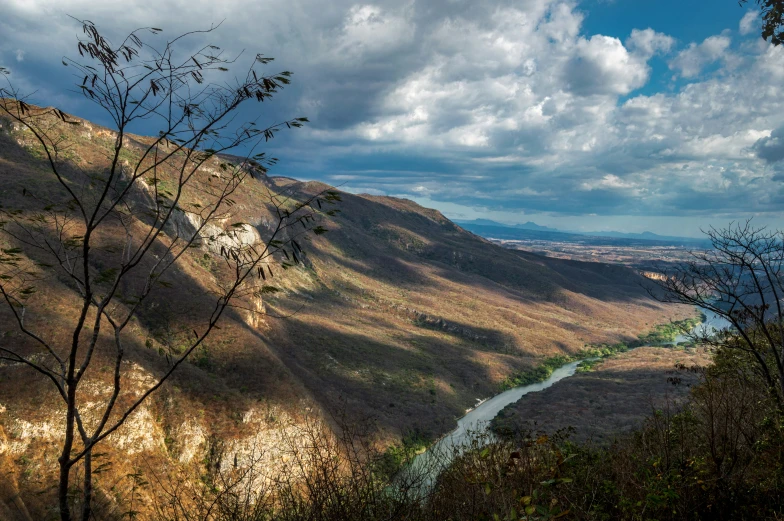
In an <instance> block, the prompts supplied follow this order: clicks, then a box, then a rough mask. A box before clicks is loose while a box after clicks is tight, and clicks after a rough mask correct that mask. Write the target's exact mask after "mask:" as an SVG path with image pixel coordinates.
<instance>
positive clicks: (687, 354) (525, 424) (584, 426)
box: [490, 347, 711, 444]
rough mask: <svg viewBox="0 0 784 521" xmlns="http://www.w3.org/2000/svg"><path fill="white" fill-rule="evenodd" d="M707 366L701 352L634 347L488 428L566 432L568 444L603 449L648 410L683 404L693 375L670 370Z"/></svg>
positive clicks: (509, 410) (519, 405)
mask: <svg viewBox="0 0 784 521" xmlns="http://www.w3.org/2000/svg"><path fill="white" fill-rule="evenodd" d="M710 363H711V355H710V353H709V352H708V351H707V349H705V348H697V349H692V348H687V349H684V348H674V347H673V348H662V347H639V348H636V349H633V350H630V351H628V352H625V353H621V354H618V355H617V356H614V357H612V358H609V359H606V360H603V361H602V362H601V363H600V364H598V365H596V366H594V367H593V368H592V369H591V370H589V371H578V372H576V373H575V375H574V376H572V377H570V378H568V379H567V380H564V381H562V382H561V383H560V384H558V385H557V386H553V387H550V388H548V389H546V390H544V391H542V392H540V393H535V394H532V395H530V396H527V397H526V398H525V399H524V400H518V401H517V402H515V403H512V404H510V405H508V406H507V407H505V408H504V409H503V410H502V411H500V412H499V413H498V414H497V415H496V416H495V417H494V419H493V420H492V421H491V422H490V428H491V429H492V431H493V432H495V433H496V434H500V435H513V434H516V433H520V432H528V431H535V432H544V433H548V434H551V433H553V432H556V431H558V430H563V429H570V430H573V434H572V439H573V440H574V441H580V442H582V441H592V442H594V443H597V444H607V443H610V442H612V440H613V439H615V438H616V437H617V436H619V435H623V434H624V433H627V432H630V431H631V430H633V429H635V428H637V427H639V425H640V423H641V422H642V421H643V420H644V419H645V418H646V417H648V416H650V415H651V413H652V412H653V411H654V409H660V408H664V407H666V406H668V405H669V406H671V407H676V408H677V407H679V406H680V404H682V403H683V402H684V401H685V400H686V399H687V398H688V395H689V390H690V388H691V386H693V385H694V384H696V383H697V382H698V381H699V377H698V374H697V373H694V372H691V371H678V370H676V369H675V365H676V364H683V365H685V366H686V367H692V366H705V365H708V364H710ZM673 384H676V385H673Z"/></svg>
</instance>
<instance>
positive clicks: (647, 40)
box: [626, 27, 675, 60]
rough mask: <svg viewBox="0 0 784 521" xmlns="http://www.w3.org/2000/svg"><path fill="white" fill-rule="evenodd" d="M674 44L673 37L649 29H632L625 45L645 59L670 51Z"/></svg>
mask: <svg viewBox="0 0 784 521" xmlns="http://www.w3.org/2000/svg"><path fill="white" fill-rule="evenodd" d="M674 45H675V38H673V37H672V36H669V35H666V34H664V33H658V32H656V31H654V30H653V29H651V28H650V27H649V28H647V29H643V30H642V31H641V30H639V29H633V30H632V34H631V36H629V38H627V39H626V47H627V48H629V49H631V50H632V52H636V53H638V54H639V55H641V56H643V57H644V58H645V59H646V60H647V59H649V58H650V57H652V56H654V55H656V54H664V53H668V52H670V49H672V47H673V46H674Z"/></svg>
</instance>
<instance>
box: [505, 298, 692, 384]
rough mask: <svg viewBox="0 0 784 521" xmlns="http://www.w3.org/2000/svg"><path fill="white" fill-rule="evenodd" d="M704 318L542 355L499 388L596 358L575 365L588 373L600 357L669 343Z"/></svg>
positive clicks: (538, 378)
mask: <svg viewBox="0 0 784 521" xmlns="http://www.w3.org/2000/svg"><path fill="white" fill-rule="evenodd" d="M705 318H706V317H705V314H704V313H700V316H699V317H692V318H686V319H683V320H676V321H672V322H667V323H665V324H657V325H656V326H654V328H653V330H652V331H650V332H648V333H645V334H642V335H640V336H639V337H638V338H637V340H636V341H634V342H631V343H629V344H627V343H625V342H618V343H615V344H593V345H588V346H586V347H585V348H583V349H581V350H580V351H578V352H577V353H575V354H573V355H555V356H551V357H549V358H545V359H544V360H543V361H542V362H541V363H540V364H539V365H537V366H536V367H534V368H532V369H527V370H525V371H521V372H519V373H517V374H514V375H512V376H510V377H508V378H507V379H505V380H504V381H503V382H501V386H500V387H501V390H502V391H505V390H507V389H512V388H514V387H519V386H522V385H531V384H535V383H540V382H544V381H545V380H547V379H548V378H550V376H552V374H553V372H554V371H555V370H556V369H558V368H559V367H563V366H564V365H566V364H568V363H570V362H574V361H576V360H583V359H591V358H596V359H598V360H586V361H585V362H583V363H582V364H580V367H578V368H577V371H578V372H589V371H591V370H593V369H594V368H595V367H596V366H598V365H599V364H601V362H602V359H606V358H609V357H611V356H615V355H617V354H619V353H625V352H626V351H628V350H629V349H634V348H637V347H640V346H643V345H653V346H661V345H666V344H669V343H672V342H674V341H675V339H676V337H677V336H678V335H679V334H682V333H685V332H688V331H691V330H692V329H694V328H695V327H696V326H698V325H699V324H701V323H702V322H704V321H705Z"/></svg>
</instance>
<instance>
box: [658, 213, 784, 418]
mask: <svg viewBox="0 0 784 521" xmlns="http://www.w3.org/2000/svg"><path fill="white" fill-rule="evenodd" d="M706 234H707V236H708V238H709V239H710V241H711V245H712V248H710V249H708V250H705V251H695V252H692V253H691V256H692V258H691V260H689V261H688V262H686V263H684V264H681V265H679V266H677V267H675V268H674V269H673V270H672V271H671V272H669V273H667V276H666V277H663V278H662V279H661V280H658V281H656V283H657V285H658V286H659V287H660V288H661V289H663V290H664V296H663V297H662V296H661V295H655V296H657V297H658V298H660V299H663V300H665V301H669V302H679V303H683V304H690V305H694V306H699V307H700V308H702V309H705V310H709V311H712V312H713V313H715V314H716V315H718V316H720V317H722V318H724V319H726V320H727V322H729V324H731V326H732V327H731V328H728V329H726V330H724V331H720V332H718V334H716V333H715V332H713V331H711V330H708V329H703V331H702V332H700V333H698V337H699V338H698V340H699V341H701V342H704V343H710V344H714V345H717V346H721V347H723V348H728V349H735V350H738V351H740V352H743V353H745V354H746V355H748V356H749V357H750V358H751V360H753V362H754V367H755V371H756V372H757V374H758V375H759V376H760V377H761V378H762V379H763V380H764V382H765V386H766V387H767V388H768V390H769V392H770V394H771V396H772V397H773V398H774V399H775V400H776V402H777V403H778V406H779V408H780V409H782V410H784V300H783V299H784V233H782V232H781V231H768V230H766V229H765V228H755V227H754V226H752V224H751V221H746V222H744V223H734V224H730V225H729V226H728V227H727V228H724V229H715V228H710V230H708V231H707V232H706Z"/></svg>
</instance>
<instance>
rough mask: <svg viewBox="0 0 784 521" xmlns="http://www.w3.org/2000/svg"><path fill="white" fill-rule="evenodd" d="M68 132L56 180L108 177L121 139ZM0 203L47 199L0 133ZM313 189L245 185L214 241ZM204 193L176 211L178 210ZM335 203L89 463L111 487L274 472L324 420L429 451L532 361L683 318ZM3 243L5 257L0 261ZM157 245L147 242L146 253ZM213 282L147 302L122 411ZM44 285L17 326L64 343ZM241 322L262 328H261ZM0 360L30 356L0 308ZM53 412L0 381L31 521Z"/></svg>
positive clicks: (98, 375) (191, 262) (17, 480)
mask: <svg viewBox="0 0 784 521" xmlns="http://www.w3.org/2000/svg"><path fill="white" fill-rule="evenodd" d="M73 119H74V120H75V121H76V122H77V124H74V125H66V124H65V123H62V122H60V121H59V120H56V119H54V118H52V121H51V125H52V128H53V129H55V130H56V131H57V132H59V133H60V134H59V135H61V137H62V139H66V140H68V142H69V143H70V148H69V149H68V156H67V157H68V158H69V159H68V161H70V163H69V165H70V166H69V167H68V168H65V169H64V170H63V172H65V175H66V176H67V175H70V174H69V172H72V171H76V170H78V169H89V171H91V172H96V173H100V172H102V171H105V169H106V168H107V167H108V157H109V152H110V151H111V147H112V146H113V144H114V142H115V138H116V136H115V135H114V133H113V132H112V131H111V130H109V129H105V128H102V127H100V126H98V125H95V124H92V123H90V122H87V121H84V120H79V119H78V118H73ZM151 142H152V138H146V137H144V136H131V137H130V139H129V141H128V142H127V145H126V147H125V149H124V150H123V154H124V156H123V157H126V158H131V159H133V158H134V157H138V155H139V154H140V152H141V150H142V148H141V147H142V146H143V145H145V144H148V143H151ZM218 166H219V165H218V163H217V160H215V163H214V164H213V162H210V163H208V164H206V165H205V166H204V168H203V171H200V173H199V175H202V176H204V179H207V180H209V178H210V176H215V175H220V174H219V169H218ZM160 183H161V184H162V185H164V184H165V183H166V179H165V178H163V179H162V180H161V181H160ZM0 187H2V189H1V190H2V191H0V204H2V205H3V207H5V208H9V207H22V208H23V210H22V215H24V214H25V212H27V213H29V212H30V210H26V209H25V208H28V206H26V205H29V204H31V203H30V202H29V201H30V199H29V198H25V196H23V194H24V193H29V192H30V191H31V190H33V191H36V192H40V193H48V194H52V193H55V192H56V190H58V188H59V187H58V184H57V183H56V180H55V179H54V178H53V176H52V175H51V174H50V173H49V169H48V166H47V163H46V161H45V157H44V156H43V155H42V153H41V150H40V148H38V147H37V145H36V144H35V142H34V140H33V139H32V136H31V135H30V133H29V132H26V131H24V130H23V129H21V128H19V127H18V126H15V125H13V124H11V123H10V122H9V121H4V120H0ZM23 188H24V189H25V190H23ZM325 188H326V187H325V185H322V184H320V183H315V182H299V181H296V180H293V179H289V178H276V177H267V176H260V177H259V178H258V179H250V180H248V181H247V182H246V183H245V184H244V185H243V186H242V187H241V188H240V189H239V190H238V192H237V193H236V194H235V196H234V197H233V199H234V201H233V205H232V206H231V209H232V212H233V215H232V216H231V220H228V217H227V221H226V222H227V223H229V222H235V220H236V221H244V222H246V223H249V225H250V226H251V227H252V230H250V231H251V232H252V233H250V236H251V237H255V239H253V240H256V241H260V240H265V239H268V238H269V236H270V228H269V223H270V222H271V221H272V220H273V218H274V212H275V210H274V208H273V207H272V206H271V204H270V202H269V200H268V199H267V196H266V195H265V194H268V193H271V194H273V195H275V194H280V195H283V196H285V197H293V198H296V199H302V198H306V197H309V196H311V195H313V194H315V193H317V192H319V191H322V190H323V189H325ZM200 194H201V193H194V194H191V195H189V196H188V197H191V198H194V199H188V198H185V199H183V200H182V201H181V203H180V204H181V205H182V208H186V207H187V204H192V203H193V201H194V200H195V198H196V197H202V196H203V195H200ZM341 195H342V199H343V200H342V202H341V203H340V206H339V208H340V210H341V213H339V214H337V215H334V216H332V217H326V218H325V220H324V221H323V223H322V224H323V226H324V227H325V228H326V229H328V230H329V232H328V233H326V234H324V235H318V236H313V237H312V238H311V240H310V241H308V242H307V243H306V242H304V241H303V249H304V250H306V251H307V252H308V254H307V258H306V261H305V262H304V263H303V264H302V265H298V266H292V267H289V268H288V269H286V270H282V269H277V272H276V273H275V277H274V278H273V279H272V281H271V282H270V284H274V285H275V287H276V288H277V290H278V291H277V293H273V292H269V293H264V294H260V295H255V296H248V297H247V298H244V300H241V301H240V302H239V303H238V305H237V307H235V308H232V309H231V310H230V312H229V313H227V315H226V316H225V317H224V318H223V319H222V321H221V323H220V328H221V329H220V330H219V331H216V332H215V334H214V335H213V336H212V337H210V338H209V339H208V341H207V342H206V344H205V346H204V348H203V349H200V350H199V351H198V352H197V353H195V354H194V355H195V356H194V357H193V358H192V359H191V360H190V362H188V363H186V364H185V365H184V366H183V367H181V369H180V370H179V372H178V373H177V374H176V377H175V378H174V379H173V380H172V381H170V382H169V383H168V384H167V385H166V386H164V388H162V389H161V390H160V391H159V392H158V393H156V394H155V395H154V398H153V399H151V400H150V401H149V402H148V403H147V405H145V406H144V407H142V408H141V409H140V410H139V411H137V412H136V413H134V415H133V416H132V417H131V420H129V423H128V424H127V425H125V426H124V427H123V428H122V429H120V431H118V432H117V433H116V434H114V435H112V437H110V438H109V439H108V442H109V443H108V444H106V445H105V446H104V448H103V449H102V452H103V453H104V454H105V455H104V456H103V457H105V458H107V461H112V462H113V465H114V466H113V467H112V468H111V471H110V472H109V474H107V477H106V479H107V480H108V479H109V477H110V476H115V477H116V476H125V475H128V474H130V473H132V472H134V471H135V469H136V467H135V465H136V462H138V461H139V458H141V457H142V456H143V455H144V457H145V458H148V461H152V462H153V464H155V465H163V463H162V462H168V463H167V464H170V465H174V466H187V465H196V464H197V463H200V462H201V461H202V460H203V459H204V457H205V454H206V453H207V451H209V450H212V449H211V447H212V448H214V445H211V444H212V443H214V440H219V441H220V442H221V443H223V445H221V446H222V447H225V451H226V452H225V457H226V458H229V459H227V461H229V462H230V461H231V460H230V458H231V455H232V454H234V456H235V458H236V457H237V454H240V456H241V457H245V456H242V455H243V454H247V453H248V452H249V451H251V447H252V449H253V450H259V451H262V452H263V454H264V457H265V458H270V460H269V461H270V462H271V463H270V465H273V464H278V462H279V461H280V458H281V456H280V454H281V452H280V451H279V450H278V449H276V445H275V444H276V443H277V442H278V441H279V440H281V439H282V437H287V438H286V439H296V438H297V436H298V435H297V433H298V432H300V431H298V430H297V429H299V428H300V427H299V426H301V425H302V424H303V422H304V421H305V419H306V418H308V417H311V416H313V415H315V416H316V417H318V418H321V419H322V420H323V421H324V422H326V424H327V425H334V420H333V418H335V417H336V416H335V415H337V416H340V415H345V416H346V417H348V418H350V419H352V420H358V419H366V418H370V419H371V420H372V422H371V423H370V425H371V426H372V429H373V432H375V433H376V434H377V437H378V439H379V442H380V443H393V442H399V440H400V439H401V438H402V437H403V436H404V435H406V434H412V433H413V435H416V436H418V437H420V438H425V439H432V438H434V437H437V436H439V435H441V434H444V433H446V432H448V431H449V430H451V429H452V428H453V426H454V421H455V418H457V417H459V416H461V415H462V414H463V412H464V411H465V410H466V408H468V407H471V406H473V405H474V404H475V403H476V400H477V399H481V398H486V397H488V396H491V395H492V394H494V393H496V392H497V391H498V390H499V386H500V384H501V382H503V380H504V379H506V378H507V377H509V376H510V375H514V374H516V373H518V372H520V371H524V370H527V369H530V368H532V367H533V366H535V365H537V364H538V363H540V362H541V361H542V360H543V359H544V358H545V357H549V356H552V355H556V354H563V353H574V352H576V351H578V350H580V349H581V348H583V347H584V345H585V344H586V343H600V342H617V341H620V340H630V339H633V338H636V336H637V335H638V334H640V333H643V332H646V331H647V330H648V329H650V327H651V326H652V325H653V324H655V323H659V322H666V321H667V320H669V319H670V318H677V317H682V316H684V315H686V314H689V313H691V310H689V309H684V308H678V307H671V306H664V305H662V304H660V303H658V302H656V301H654V300H652V299H651V298H650V297H649V296H648V294H647V293H646V291H645V289H644V285H645V284H646V280H645V279H643V278H641V277H640V276H638V275H637V274H636V273H635V272H633V271H631V270H628V269H626V268H623V267H620V266H611V265H606V264H600V263H581V262H574V261H566V260H559V259H552V258H545V257H542V256H538V255H535V254H530V253H525V252H520V251H513V250H509V249H505V248H502V247H500V246H497V245H494V244H492V243H491V242H489V241H487V240H485V239H483V238H481V237H479V236H477V235H475V234H473V233H470V232H469V231H466V230H465V229H463V228H462V227H460V226H458V225H456V224H454V223H453V222H452V221H450V220H449V219H447V218H445V217H444V216H443V215H442V214H441V213H439V212H438V211H435V210H431V209H427V208H423V207H421V206H419V205H417V204H416V203H414V202H412V201H408V200H404V199H396V198H390V197H377V196H370V195H352V194H347V193H343V194H341ZM135 218H142V216H141V214H139V215H136V217H135ZM118 223H119V221H118ZM112 226H115V228H109V230H110V233H107V234H106V235H105V236H104V237H103V238H102V240H105V241H108V242H107V244H109V243H111V241H113V240H116V239H117V237H119V238H123V237H124V231H123V230H124V229H133V222H124V226H125V227H126V228H121V227H120V226H119V224H113V225H112ZM498 228H500V229H505V230H513V231H516V232H518V233H539V234H545V233H553V232H549V231H536V230H517V229H515V228H506V227H498ZM169 233H172V232H169ZM3 240H4V241H7V242H6V243H4V244H3V247H4V248H5V247H12V246H14V244H13V241H10V239H8V237H4V238H3ZM167 240H169V239H167V238H166V237H163V238H162V239H161V245H160V246H161V248H162V249H161V250H160V251H165V248H164V246H165V243H166V241H167ZM6 244H7V245H8V246H7V245H6ZM123 244H124V243H123ZM107 251H109V249H108V247H107ZM107 255H108V253H107ZM96 262H97V264H96V265H95V266H92V267H91V269H95V270H105V269H106V266H103V265H100V263H101V262H103V261H101V257H98V258H97V260H96ZM224 269H225V267H224V264H223V263H222V262H221V258H220V257H219V256H217V255H216V254H215V253H214V252H212V251H210V250H208V249H204V248H193V249H192V250H189V251H188V252H187V254H186V255H184V256H183V257H181V258H180V259H179V260H178V261H177V264H176V269H174V270H173V271H172V272H170V274H169V275H167V279H166V281H165V282H166V285H165V287H163V288H161V290H160V291H161V293H160V294H159V297H158V298H156V299H153V300H151V301H150V302H149V303H148V304H147V307H146V308H145V309H144V311H143V313H141V315H140V316H139V318H138V320H135V321H134V323H133V324H132V327H130V328H129V330H128V337H127V338H126V339H125V340H124V344H125V347H124V349H125V350H126V353H127V354H128V356H129V357H130V361H129V363H128V365H127V368H126V371H127V377H126V379H125V380H124V388H123V389H124V392H127V393H130V396H133V395H134V394H133V393H138V392H139V390H140V389H142V388H143V387H144V386H145V385H149V382H151V381H154V380H155V377H156V376H158V375H161V374H162V373H163V372H164V371H165V370H166V369H167V367H168V364H169V358H168V353H169V352H170V351H171V350H174V352H176V349H177V348H178V347H177V346H178V345H179V342H181V340H182V337H181V336H179V335H191V331H192V328H191V323H192V322H193V321H195V317H198V316H199V313H203V312H204V310H205V309H208V308H209V306H210V305H211V303H212V300H211V296H210V293H209V288H210V287H211V284H214V283H215V282H216V281H217V280H219V279H220V277H221V276H222V273H223V272H222V271H221V270H224ZM40 284H42V285H43V286H41V287H39V291H38V292H37V293H36V294H35V295H33V296H32V297H31V298H30V301H29V309H28V310H27V315H26V318H25V320H26V325H27V326H28V327H29V328H31V329H33V330H36V331H41V332H42V334H45V335H46V337H47V338H49V339H55V340H58V339H59V340H60V341H61V342H63V343H65V342H67V338H66V333H67V331H68V327H70V326H71V325H72V324H73V321H74V320H75V317H76V311H77V310H76V309H75V307H74V302H75V299H74V297H75V293H74V289H72V286H71V284H70V281H69V279H68V278H67V277H64V276H52V277H49V278H47V279H45V280H44V281H42V282H41V283H40ZM252 310H265V311H266V312H268V313H269V315H270V316H267V317H266V318H259V317H258V316H257V315H254V314H253V313H252V312H251V311H252ZM274 317H287V318H274ZM194 327H196V326H194ZM99 340H100V342H99V346H98V348H97V350H96V353H95V355H94V357H95V360H94V363H93V365H92V366H91V367H93V368H94V369H91V370H90V371H88V373H87V376H86V378H87V379H88V380H87V382H88V384H89V385H85V388H84V391H83V392H84V393H85V395H84V400H86V401H87V402H90V401H91V400H97V399H98V398H96V396H98V394H92V393H99V391H100V390H101V389H105V388H106V386H107V385H108V384H109V382H110V381H111V378H112V376H111V375H112V371H111V370H110V368H111V367H113V357H112V356H113V352H114V351H113V348H112V347H110V346H111V343H106V344H103V343H101V342H103V337H101V339H99ZM107 341H108V339H107ZM4 345H5V346H8V345H14V346H23V347H24V348H25V349H29V350H33V349H36V346H35V344H33V343H31V342H30V340H29V339H28V338H26V337H25V336H24V335H22V334H21V333H19V332H18V331H17V329H16V328H15V327H14V320H13V317H12V316H11V315H10V312H9V310H8V308H7V307H5V306H2V307H0V346H4ZM59 403H60V402H59V398H58V397H57V395H56V394H55V393H54V392H53V391H52V388H51V386H50V385H48V384H47V382H46V380H45V379H44V378H43V377H39V376H36V375H35V374H34V373H32V372H31V371H29V370H27V369H25V368H24V367H21V366H20V365H15V364H5V365H2V366H0V466H2V467H3V469H4V470H7V471H8V472H4V473H3V476H0V489H2V490H12V491H13V490H16V489H17V488H18V489H19V490H21V493H22V496H23V497H25V498H28V499H30V501H31V502H32V506H31V507H30V508H31V509H33V510H34V511H35V501H37V500H36V499H35V498H36V497H38V496H36V494H37V493H38V491H39V488H38V483H39V481H38V480H47V479H50V478H52V476H53V472H54V468H55V467H54V462H55V461H56V457H57V454H56V453H57V446H58V441H59V438H58V433H59V432H60V425H61V423H60V422H61V415H62V411H61V410H60V408H59ZM232 451H234V452H232ZM243 451H244V452H243ZM150 458H151V459H150ZM235 461H236V460H235ZM265 461H266V460H265ZM9 476H10V477H9ZM9 479H10V480H11V481H6V482H5V485H4V482H2V480H9ZM102 479H103V478H102ZM3 487H5V488H3ZM3 497H6V496H3ZM7 497H11V495H8V496H7ZM38 514H40V518H43V517H44V516H43V514H41V512H38ZM38 514H36V515H38Z"/></svg>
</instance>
